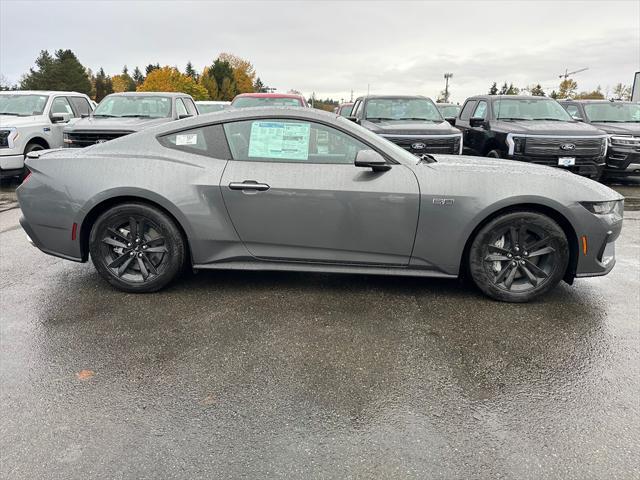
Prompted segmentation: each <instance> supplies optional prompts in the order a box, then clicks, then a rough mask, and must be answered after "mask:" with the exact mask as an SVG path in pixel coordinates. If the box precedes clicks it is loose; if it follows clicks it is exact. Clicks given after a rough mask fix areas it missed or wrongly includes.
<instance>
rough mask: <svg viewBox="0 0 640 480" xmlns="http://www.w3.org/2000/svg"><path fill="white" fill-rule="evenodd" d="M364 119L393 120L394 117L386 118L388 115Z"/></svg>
mask: <svg viewBox="0 0 640 480" xmlns="http://www.w3.org/2000/svg"><path fill="white" fill-rule="evenodd" d="M365 120H395V118H388V117H367V118H366V119H365Z"/></svg>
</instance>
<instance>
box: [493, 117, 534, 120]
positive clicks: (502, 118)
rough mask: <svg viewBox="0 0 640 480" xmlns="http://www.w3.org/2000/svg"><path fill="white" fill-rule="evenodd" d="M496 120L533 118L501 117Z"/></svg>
mask: <svg viewBox="0 0 640 480" xmlns="http://www.w3.org/2000/svg"><path fill="white" fill-rule="evenodd" d="M496 120H531V119H530V118H517V117H499V118H497V119H496Z"/></svg>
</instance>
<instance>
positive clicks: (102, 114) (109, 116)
mask: <svg viewBox="0 0 640 480" xmlns="http://www.w3.org/2000/svg"><path fill="white" fill-rule="evenodd" d="M93 116H94V117H108V118H115V117H117V115H109V114H108V113H94V114H93Z"/></svg>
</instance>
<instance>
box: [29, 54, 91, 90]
mask: <svg viewBox="0 0 640 480" xmlns="http://www.w3.org/2000/svg"><path fill="white" fill-rule="evenodd" d="M36 67H37V70H34V69H33V68H31V69H29V73H28V74H26V75H25V76H24V77H23V78H22V80H21V82H20V87H21V88H22V89H25V90H72V91H75V92H80V93H86V94H87V95H89V94H91V90H92V85H91V81H90V79H89V75H88V74H87V71H86V69H85V68H84V67H83V66H82V64H81V63H80V61H79V60H78V57H76V55H75V54H74V53H73V52H72V51H71V50H56V52H55V55H54V57H52V56H51V55H50V54H49V52H48V51H46V50H43V51H41V52H40V55H39V56H38V58H37V59H36Z"/></svg>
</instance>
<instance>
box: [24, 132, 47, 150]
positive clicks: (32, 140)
mask: <svg viewBox="0 0 640 480" xmlns="http://www.w3.org/2000/svg"><path fill="white" fill-rule="evenodd" d="M32 143H36V144H38V145H40V146H41V147H42V148H44V149H45V150H48V149H49V148H51V146H50V145H49V142H47V141H46V140H45V139H44V138H42V137H39V136H37V135H36V136H35V137H31V138H30V139H29V140H27V141H26V142H25V144H24V148H25V150H26V149H27V146H29V145H30V144H32Z"/></svg>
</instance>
